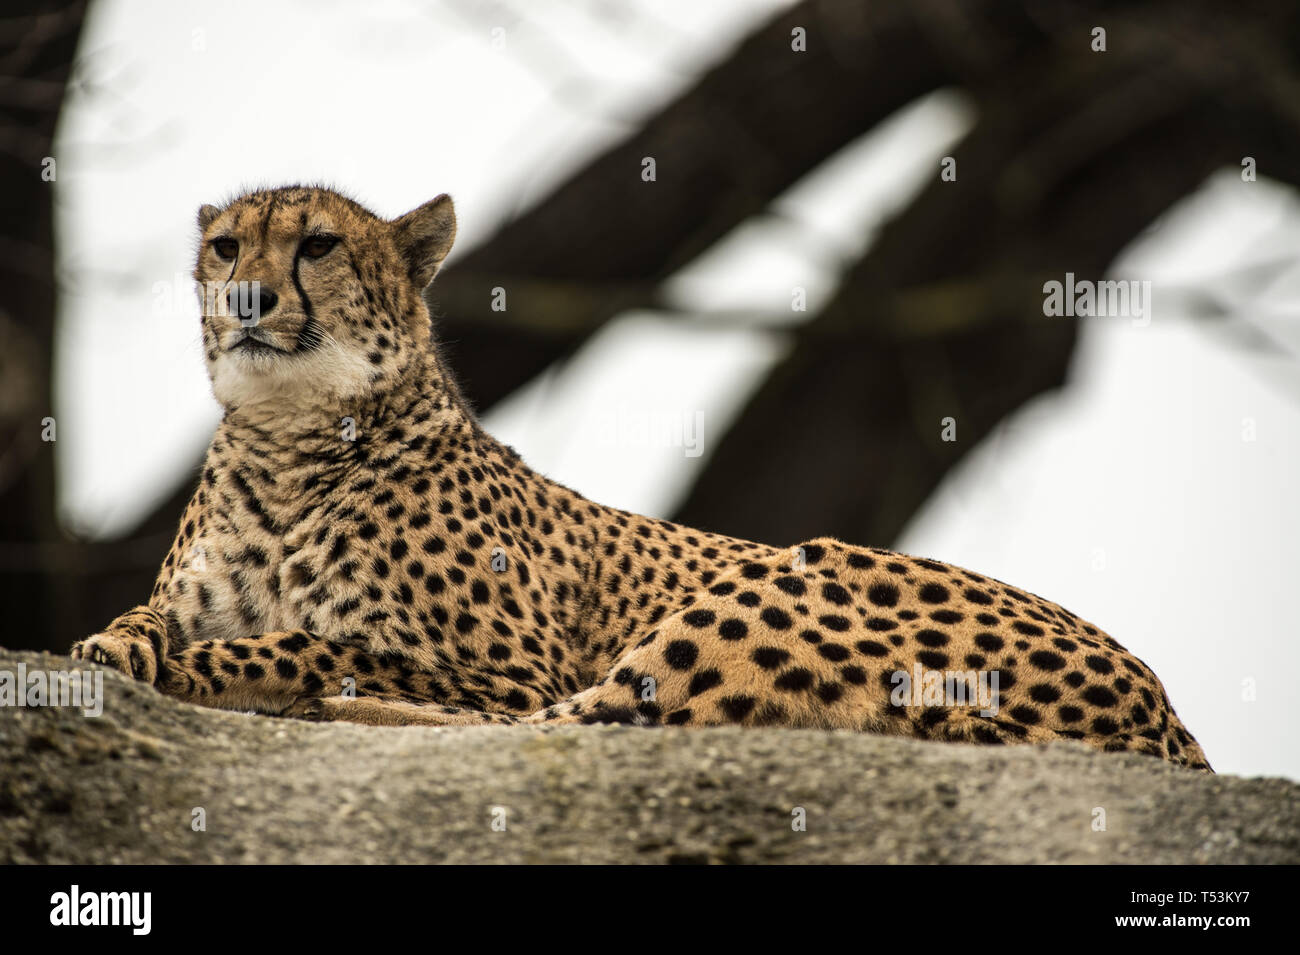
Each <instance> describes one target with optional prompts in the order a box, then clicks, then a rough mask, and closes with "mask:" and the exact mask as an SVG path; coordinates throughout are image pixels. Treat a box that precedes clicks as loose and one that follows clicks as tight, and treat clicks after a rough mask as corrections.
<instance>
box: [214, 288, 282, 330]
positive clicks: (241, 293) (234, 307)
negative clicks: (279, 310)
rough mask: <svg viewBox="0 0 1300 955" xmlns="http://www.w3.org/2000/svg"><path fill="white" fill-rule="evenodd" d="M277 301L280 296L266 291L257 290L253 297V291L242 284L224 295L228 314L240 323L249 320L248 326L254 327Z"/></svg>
mask: <svg viewBox="0 0 1300 955" xmlns="http://www.w3.org/2000/svg"><path fill="white" fill-rule="evenodd" d="M278 301H280V296H278V295H276V294H275V293H274V292H272V291H269V290H267V289H259V290H258V294H257V295H256V296H254V295H253V289H252V288H251V287H250V286H249V285H246V284H244V283H242V282H241V283H240V284H239V285H237V286H235V287H234V288H232V289H231V290H230V291H229V292H228V293H226V304H227V305H229V306H230V313H231V314H232V315H234V316H235V317H236V318H238V319H240V320H241V321H243V320H250V324H254V325H256V324H257V322H258V320H259V319H260V318H261V317H262V316H263V315H267V314H269V313H270V311H271V309H273V308H275V304H276V302H278Z"/></svg>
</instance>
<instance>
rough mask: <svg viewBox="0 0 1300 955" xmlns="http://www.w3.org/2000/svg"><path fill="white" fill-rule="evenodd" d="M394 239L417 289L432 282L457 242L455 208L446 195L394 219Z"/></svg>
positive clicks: (449, 197)
mask: <svg viewBox="0 0 1300 955" xmlns="http://www.w3.org/2000/svg"><path fill="white" fill-rule="evenodd" d="M393 240H394V241H395V242H396V243H397V251H398V252H400V253H401V255H402V258H403V259H405V260H406V269H407V271H408V272H410V274H411V281H413V282H414V283H415V286H416V288H419V289H423V288H424V287H425V286H426V285H428V284H429V283H430V282H432V281H433V277H434V276H435V275H437V274H438V269H439V268H440V267H441V266H442V260H443V259H445V258H446V257H447V253H448V252H450V251H451V244H452V242H454V241H455V240H456V209H455V207H454V206H453V205H452V202H451V196H449V195H447V194H446V193H443V194H442V195H441V196H439V197H438V198H436V199H430V200H429V201H428V202H426V203H425V204H424V205H422V206H420V208H418V209H412V210H411V211H410V212H408V213H407V214H406V215H404V216H401V217H399V218H397V219H394V220H393Z"/></svg>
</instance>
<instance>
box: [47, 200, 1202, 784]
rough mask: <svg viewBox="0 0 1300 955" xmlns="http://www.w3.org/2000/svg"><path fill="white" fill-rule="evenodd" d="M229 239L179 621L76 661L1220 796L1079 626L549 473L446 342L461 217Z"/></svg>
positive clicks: (314, 223)
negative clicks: (1095, 764)
mask: <svg viewBox="0 0 1300 955" xmlns="http://www.w3.org/2000/svg"><path fill="white" fill-rule="evenodd" d="M198 226H199V235H200V243H199V251H198V256H197V263H196V266H195V270H194V277H195V279H196V280H197V282H198V286H199V289H200V293H201V294H200V298H201V302H202V307H201V327H202V340H203V348H204V354H205V361H206V366H207V370H208V373H209V377H210V379H211V385H212V390H213V393H214V395H215V396H216V399H217V401H218V402H219V403H220V405H221V406H222V408H223V411H224V414H223V417H222V419H221V422H220V425H219V426H218V429H217V432H216V434H215V436H214V437H213V440H212V444H211V446H210V448H209V450H208V452H207V456H206V459H205V462H204V464H203V466H202V473H201V476H200V478H199V480H198V484H197V488H196V490H195V493H194V495H193V497H192V499H191V500H190V502H189V505H188V506H187V508H186V510H185V512H184V515H183V517H182V518H181V521H180V527H179V529H178V531H177V534H176V537H175V541H174V543H173V546H172V548H171V550H170V552H169V553H168V555H167V557H166V560H165V561H164V562H163V565H162V568H161V571H160V573H159V575H158V578H157V582H156V583H155V584H154V587H153V593H152V595H151V597H150V599H149V602H148V603H147V604H144V605H142V606H138V607H136V608H134V609H133V610H130V611H128V612H126V613H124V614H122V615H121V616H120V617H118V618H117V619H116V620H114V621H113V622H112V623H111V624H109V626H108V627H107V629H105V630H104V631H103V632H101V633H98V634H95V635H93V636H91V637H89V638H87V639H85V640H83V641H81V642H79V643H77V644H76V645H75V646H74V647H73V650H72V655H73V656H74V657H75V658H78V659H81V660H85V661H90V662H94V663H99V664H104V665H107V666H110V667H114V668H116V669H118V670H121V671H122V672H123V673H125V674H128V675H129V676H132V677H134V678H136V679H138V680H142V681H144V682H147V683H149V684H152V685H154V686H155V687H157V688H158V690H160V691H161V692H162V693H164V694H167V695H169V696H172V697H176V698H178V699H181V700H185V701H188V702H191V703H195V704H199V705H203V706H210V707H220V708H226V709H233V710H240V711H251V712H257V713H264V714H271V715H279V716H286V717H297V718H302V719H310V720H343V721H352V722H357V723H367V724H374V725H392V726H401V725H416V724H420V725H478V724H488V723H492V724H571V723H578V724H590V723H626V724H635V725H647V726H654V725H670V726H671V725H678V726H691V727H694V726H714V725H720V724H740V725H744V726H784V727H816V728H824V729H849V730H857V731H866V732H874V733H882V734H892V735H898V736H907V737H913V738H919V739H924V740H939V741H952V742H969V743H983V744H1004V743H1041V742H1048V741H1053V740H1061V739H1070V740H1079V741H1082V742H1083V743H1085V744H1087V745H1089V746H1092V747H1094V748H1097V749H1100V750H1106V751H1132V752H1138V753H1145V754H1149V755H1153V756H1158V757H1161V758H1163V759H1165V760H1168V761H1170V762H1173V763H1177V764H1180V765H1183V766H1187V767H1191V768H1193V769H1199V770H1205V771H1209V770H1210V767H1209V764H1208V762H1207V761H1206V758H1205V755H1204V753H1203V752H1202V751H1201V748H1200V746H1199V745H1198V744H1197V743H1196V741H1195V740H1194V739H1193V738H1192V737H1191V735H1190V734H1189V733H1188V732H1187V730H1186V729H1185V728H1184V727H1183V725H1182V723H1181V722H1180V721H1179V719H1178V717H1177V716H1176V715H1175V714H1174V711H1173V708H1172V706H1171V705H1170V703H1169V700H1168V698H1167V696H1166V694H1165V691H1164V688H1163V686H1162V685H1161V683H1160V680H1159V679H1158V678H1157V677H1156V675H1155V674H1154V673H1153V672H1152V671H1151V670H1150V669H1149V668H1148V667H1147V666H1146V665H1145V664H1144V663H1143V662H1142V661H1141V660H1138V659H1137V658H1136V657H1134V656H1133V655H1132V654H1130V653H1128V652H1127V651H1126V650H1125V649H1124V648H1123V647H1122V646H1120V644H1119V643H1117V642H1116V641H1115V640H1114V639H1112V638H1111V637H1109V636H1107V635H1106V634H1105V633H1103V632H1102V631H1101V630H1099V629H1098V628H1097V627H1095V626H1093V625H1092V624H1090V623H1088V622H1086V621H1084V620H1082V619H1080V618H1079V617H1077V616H1075V615H1074V614H1073V613H1071V612H1069V611H1068V610H1065V609H1063V608H1062V607H1059V606H1057V605H1056V604H1053V603H1050V602H1048V601H1046V600H1043V599H1042V598H1039V597H1037V596H1034V595H1033V594H1030V593H1027V592H1025V591H1023V590H1020V589H1017V588H1015V587H1012V586H1008V585H1007V584H1004V583H1001V582H1000V581H997V580H994V579H992V578H990V577H987V576H984V575H981V574H977V573H972V572H971V571H968V570H964V569H962V568H960V567H955V566H951V565H949V564H946V563H942V562H940V561H936V560H929V559H922V558H917V557H909V556H906V555H903V554H898V553H893V552H891V551H888V550H884V549H881V548H877V547H858V546H852V545H850V544H846V543H843V542H841V541H839V540H835V539H833V538H829V537H822V538H818V539H815V540H810V541H806V542H803V543H801V544H798V545H797V546H794V547H790V548H779V547H773V546H768V545H765V544H759V543H753V542H750V541H745V540H738V539H735V538H731V537H725V536H722V535H720V534H714V533H710V532H708V531H703V530H694V529H691V528H688V527H683V526H680V525H677V524H674V523H671V522H669V521H666V520H658V519H655V518H650V517H643V516H640V515H637V514H633V513H628V512H626V511H622V510H618V509H615V508H613V507H606V506H602V505H600V504H596V503H594V502H592V501H590V500H587V499H586V498H584V497H583V496H582V495H581V494H578V493H577V492H575V491H572V490H570V489H569V488H567V487H564V486H562V485H560V484H558V483H556V482H555V481H552V480H549V479H548V478H546V477H544V476H543V475H541V474H539V473H538V472H536V471H533V470H532V469H530V468H529V467H528V466H527V465H526V464H525V463H524V462H523V461H522V460H521V459H520V457H519V455H518V454H517V453H516V452H515V451H514V450H513V449H511V448H510V447H507V446H505V445H503V444H501V443H499V442H497V441H496V440H494V439H493V438H492V437H491V436H490V435H489V434H487V433H486V432H485V431H484V430H483V428H482V427H481V426H480V424H479V422H478V421H477V419H476V418H475V415H474V414H473V412H472V411H471V409H470V408H469V406H468V405H467V403H466V400H465V399H464V398H463V397H462V394H461V392H460V391H459V389H458V387H457V384H456V382H455V380H454V378H453V377H452V375H451V373H450V371H449V370H448V368H447V367H446V365H445V361H444V357H443V355H442V353H441V351H440V349H439V348H438V347H437V345H436V342H435V339H434V335H433V328H432V322H431V319H430V313H429V310H428V308H427V307H426V305H425V302H424V299H423V292H424V290H425V289H426V287H427V286H429V285H430V283H431V282H432V281H433V278H434V276H435V275H436V274H437V272H438V271H439V269H440V268H441V266H442V264H443V261H444V259H445V258H446V256H447V254H448V252H449V251H450V249H451V246H452V242H453V240H454V238H455V234H456V216H455V212H454V209H453V205H452V200H451V199H450V198H449V197H448V196H446V195H441V196H439V197H437V198H435V199H433V200H431V201H430V202H428V203H426V204H424V205H422V206H420V207H419V208H417V209H415V210H414V211H412V212H409V213H407V214H406V215H403V216H400V217H399V218H396V219H392V220H386V219H383V218H380V217H379V216H376V215H374V214H373V213H371V212H369V211H368V210H366V209H365V208H363V207H362V206H361V205H360V204H358V203H357V202H355V201H353V200H351V199H349V198H347V197H345V196H343V195H341V194H339V193H338V192H336V191H333V190H331V189H327V188H321V187H303V186H289V187H283V188H275V189H261V190H255V191H251V192H247V193H245V194H243V195H240V196H238V197H237V198H235V199H233V200H231V201H229V202H228V203H226V204H225V205H224V206H221V207H217V206H212V205H205V206H203V207H202V208H201V209H200V210H199V214H198ZM909 683H912V684H913V685H911V686H910V687H909V686H908V684H909ZM981 688H982V689H983V690H984V691H986V692H983V693H981Z"/></svg>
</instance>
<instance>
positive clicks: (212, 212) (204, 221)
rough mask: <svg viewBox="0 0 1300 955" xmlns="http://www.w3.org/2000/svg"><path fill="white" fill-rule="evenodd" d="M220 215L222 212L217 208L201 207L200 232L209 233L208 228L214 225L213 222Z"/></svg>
mask: <svg viewBox="0 0 1300 955" xmlns="http://www.w3.org/2000/svg"><path fill="white" fill-rule="evenodd" d="M219 215H221V210H220V209H218V208H217V207H216V206H209V205H202V206H199V231H200V232H206V231H208V226H210V225H212V220H213V219H215V218H216V217H217V216H219Z"/></svg>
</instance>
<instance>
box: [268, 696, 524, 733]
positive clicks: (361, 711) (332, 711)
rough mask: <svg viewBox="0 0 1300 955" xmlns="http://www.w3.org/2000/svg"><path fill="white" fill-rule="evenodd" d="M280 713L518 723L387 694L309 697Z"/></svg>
mask: <svg viewBox="0 0 1300 955" xmlns="http://www.w3.org/2000/svg"><path fill="white" fill-rule="evenodd" d="M280 715H281V716H287V717H292V718H295V719H300V720H308V721H311V722H315V723H361V724H363V725H366V726H486V725H493V724H495V725H510V724H514V723H518V722H519V721H518V720H517V719H515V718H514V717H513V716H507V715H505V714H503V713H484V712H482V711H481V710H469V709H465V708H463V707H457V706H443V705H442V704H440V703H412V702H410V701H409V700H401V699H396V698H394V697H385V696H318V697H306V698H303V699H300V700H298V701H297V702H295V703H293V704H292V705H290V706H289V708H288V709H286V710H285V711H284V712H282V713H281V714H280Z"/></svg>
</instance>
